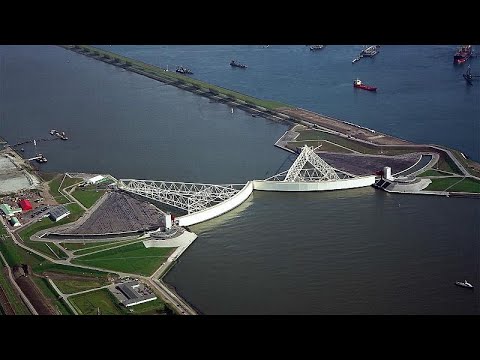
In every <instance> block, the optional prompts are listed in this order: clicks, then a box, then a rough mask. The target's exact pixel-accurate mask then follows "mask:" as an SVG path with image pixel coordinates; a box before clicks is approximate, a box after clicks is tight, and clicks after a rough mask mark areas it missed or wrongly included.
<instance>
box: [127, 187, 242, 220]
mask: <svg viewBox="0 0 480 360" xmlns="http://www.w3.org/2000/svg"><path fill="white" fill-rule="evenodd" d="M243 186H244V185H238V184H231V185H212V184H198V183H182V182H168V181H151V180H135V179H121V180H119V181H118V187H119V188H120V189H122V190H125V191H128V192H131V193H134V194H137V195H140V196H144V197H146V198H149V199H152V200H157V201H159V202H162V203H164V204H167V205H170V206H174V207H176V208H179V209H182V210H186V211H187V212H188V213H189V214H190V213H194V212H198V211H201V210H204V209H206V208H209V207H211V206H214V205H217V204H219V203H221V202H222V201H225V200H227V199H229V198H231V197H232V196H234V195H235V194H236V193H238V192H239V191H240V188H241V187H243ZM239 187H240V188H239Z"/></svg>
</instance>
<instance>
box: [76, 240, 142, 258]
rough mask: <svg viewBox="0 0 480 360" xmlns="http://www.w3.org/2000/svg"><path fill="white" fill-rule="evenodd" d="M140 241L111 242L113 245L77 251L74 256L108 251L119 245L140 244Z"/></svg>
mask: <svg viewBox="0 0 480 360" xmlns="http://www.w3.org/2000/svg"><path fill="white" fill-rule="evenodd" d="M140 241H142V240H138V239H135V240H127V241H116V242H113V243H108V244H105V245H102V246H97V247H90V248H88V249H83V250H77V251H75V256H79V255H85V254H90V253H92V252H94V251H98V250H102V251H103V250H108V249H110V248H112V247H115V246H120V245H128V244H132V243H135V242H140Z"/></svg>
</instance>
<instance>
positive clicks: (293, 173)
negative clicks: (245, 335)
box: [283, 145, 340, 182]
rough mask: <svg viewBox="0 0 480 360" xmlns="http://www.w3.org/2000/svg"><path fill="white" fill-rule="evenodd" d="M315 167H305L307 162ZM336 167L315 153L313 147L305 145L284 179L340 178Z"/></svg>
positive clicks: (313, 179) (314, 179)
mask: <svg viewBox="0 0 480 360" xmlns="http://www.w3.org/2000/svg"><path fill="white" fill-rule="evenodd" d="M307 163H308V164H310V165H312V166H313V168H308V169H304V168H305V165H306V164H307ZM339 179H340V178H339V176H338V175H337V173H336V172H335V168H333V167H332V166H330V165H328V164H327V163H326V162H325V161H324V160H323V159H322V158H321V157H320V156H318V155H317V154H315V152H314V151H313V148H310V147H308V146H307V145H305V146H304V147H303V148H302V152H301V153H300V155H298V157H297V159H296V160H295V162H294V163H293V164H292V166H291V167H290V169H288V171H287V174H286V175H285V179H284V180H283V181H290V182H293V181H328V180H339Z"/></svg>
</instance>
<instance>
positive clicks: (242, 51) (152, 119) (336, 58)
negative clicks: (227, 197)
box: [0, 45, 480, 314]
mask: <svg viewBox="0 0 480 360" xmlns="http://www.w3.org/2000/svg"><path fill="white" fill-rule="evenodd" d="M106 48H108V49H110V50H113V51H117V52H119V53H122V54H125V55H127V56H132V57H135V58H137V59H140V60H143V61H147V62H150V63H153V64H157V65H161V66H164V67H166V66H167V64H168V65H169V67H170V68H173V67H174V65H184V66H187V67H190V68H191V69H192V70H193V71H194V72H195V74H194V76H195V77H197V78H199V79H202V80H207V81H210V82H213V83H216V84H218V85H222V86H225V87H229V88H234V89H237V90H240V91H243V92H245V93H249V94H251V95H254V96H258V97H262V98H271V99H275V100H279V101H283V102H286V103H289V104H293V105H296V106H301V107H304V108H308V109H311V110H314V111H318V112H321V113H325V114H328V115H333V116H338V117H340V118H343V119H345V120H347V121H353V122H356V123H359V124H362V125H365V126H368V127H371V128H374V129H377V130H380V131H385V132H388V133H391V134H393V135H397V136H400V137H404V138H407V139H409V140H413V141H417V142H432V143H440V144H444V145H447V146H451V147H454V148H458V149H460V150H462V151H464V152H466V153H467V154H468V155H469V156H471V157H472V158H476V159H477V160H478V159H480V156H478V152H479V147H478V143H479V141H478V140H479V138H478V136H479V125H478V119H480V116H479V115H480V112H479V105H478V99H479V96H478V95H479V93H478V88H479V87H478V86H476V87H475V86H474V87H470V88H468V87H466V86H465V84H464V81H463V79H462V78H461V73H462V72H463V71H464V69H463V68H461V67H453V65H452V64H451V58H452V51H454V49H455V47H454V46H432V47H427V48H425V49H424V50H423V51H419V48H418V47H411V46H382V48H381V53H380V54H379V55H378V56H377V57H376V58H374V59H362V60H361V61H360V62H358V63H357V64H355V65H353V66H352V64H351V59H352V58H353V57H354V56H355V55H356V53H357V52H358V51H359V50H360V49H361V46H327V47H325V48H324V49H323V50H321V52H317V53H315V54H312V53H310V52H309V51H308V49H307V48H306V47H305V46H299V45H297V46H283V47H280V46H270V47H269V48H268V49H264V48H262V47H261V46H235V47H232V46H112V47H110V46H108V47H106ZM413 54H416V57H414V56H413ZM232 58H234V59H237V60H238V61H240V62H245V63H247V64H248V65H249V69H247V71H244V72H241V71H239V69H231V68H230V67H229V66H228V63H229V61H230V60H231V59H232ZM476 66H478V59H475V60H474V61H473V62H472V70H473V71H475V69H476ZM356 76H358V77H360V78H361V79H362V80H364V82H365V83H371V84H374V85H376V86H378V87H379V90H380V91H379V93H378V94H370V93H367V92H358V91H357V92H354V91H352V88H351V81H352V78H354V77H356ZM0 79H1V81H0V136H2V137H4V138H6V139H7V140H8V141H9V142H10V143H16V142H21V141H25V140H31V139H33V138H36V139H42V138H49V137H50V135H49V130H50V129H57V130H60V131H65V132H67V134H68V135H69V137H70V140H69V141H66V142H62V141H49V142H44V141H38V150H39V151H41V152H43V153H44V154H45V155H46V156H47V157H48V159H49V162H48V163H47V164H46V165H45V166H44V169H45V170H48V171H90V172H103V173H112V174H113V175H114V176H116V177H121V178H130V177H131V178H145V179H163V180H177V181H198V182H210V183H228V182H234V183H240V182H244V181H246V180H248V179H252V178H263V177H266V176H270V175H272V174H274V173H275V172H276V171H277V170H279V169H281V168H284V167H285V166H288V164H289V163H290V162H291V161H292V157H291V156H290V155H289V154H288V153H286V152H283V151H282V150H279V149H277V148H275V147H274V146H273V143H274V142H275V141H276V140H277V138H278V137H279V136H280V135H281V134H283V132H284V131H285V130H286V126H284V125H282V124H278V123H273V122H268V121H266V120H264V119H259V118H252V117H251V116H250V115H248V114H244V113H242V112H241V111H236V112H235V113H234V114H231V112H230V109H229V108H228V107H227V106H226V105H222V104H217V103H210V102H209V100H208V99H203V98H200V97H197V96H194V95H192V94H190V93H187V92H183V91H180V90H178V89H176V88H173V87H170V86H165V85H163V84H161V83H158V82H155V81H153V80H151V79H147V78H143V77H141V76H139V75H136V74H131V73H128V72H126V71H124V70H122V69H118V68H115V67H113V66H110V65H107V64H104V63H101V62H97V61H94V60H92V59H89V58H86V57H83V56H80V55H77V54H74V53H72V52H68V51H65V50H63V49H61V48H56V47H47V46H0ZM24 147H25V153H26V155H30V154H33V152H34V149H33V148H32V146H31V144H27V145H24ZM479 220H480V202H479V201H478V200H474V199H452V198H449V199H447V198H437V197H424V196H408V195H405V196H395V195H391V194H386V193H383V192H379V191H375V190H374V189H373V188H365V189H356V190H347V191H341V192H325V193H315V194H275V193H260V192H255V193H254V194H253V195H252V196H251V197H250V198H249V200H248V201H247V202H246V203H244V204H242V205H241V206H240V207H239V208H237V209H235V210H234V211H232V212H230V213H228V214H226V215H224V216H221V217H219V218H217V219H213V220H211V221H209V222H206V223H204V224H199V225H196V226H193V227H192V230H193V231H195V232H197V233H198V234H199V238H198V239H197V240H196V241H195V243H194V244H193V245H192V246H191V247H190V248H189V249H188V250H187V251H186V253H185V255H184V256H182V257H181V259H180V261H179V264H178V265H177V266H175V267H174V268H173V270H172V271H171V272H170V273H169V274H168V276H167V278H166V280H167V281H168V282H169V283H171V284H172V285H173V286H175V287H176V289H177V291H178V292H179V293H181V294H182V295H183V296H185V297H186V299H187V300H188V301H190V302H192V303H193V304H194V305H195V306H196V307H198V309H199V310H200V311H201V312H203V313H206V314H478V313H479V309H480V298H479V295H478V291H476V290H474V291H468V290H465V289H461V288H458V287H456V286H454V285H453V283H454V282H455V281H457V280H461V279H464V278H466V279H468V280H469V281H470V282H471V283H473V284H474V285H476V287H477V288H478V286H480V283H479V280H480V273H479V265H480V264H479V258H480V254H479V239H480V233H479V226H478V224H479Z"/></svg>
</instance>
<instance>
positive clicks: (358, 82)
mask: <svg viewBox="0 0 480 360" xmlns="http://www.w3.org/2000/svg"><path fill="white" fill-rule="evenodd" d="M353 87H354V88H358V89H363V90H367V91H377V88H376V87H375V86H368V85H364V84H362V81H361V80H359V79H355V80H353Z"/></svg>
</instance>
